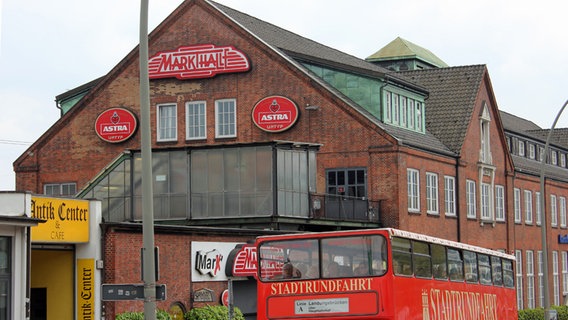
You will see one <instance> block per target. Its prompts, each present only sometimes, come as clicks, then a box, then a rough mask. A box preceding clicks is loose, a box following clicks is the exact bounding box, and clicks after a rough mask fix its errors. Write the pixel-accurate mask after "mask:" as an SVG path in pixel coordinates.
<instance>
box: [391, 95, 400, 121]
mask: <svg viewBox="0 0 568 320" xmlns="http://www.w3.org/2000/svg"><path fill="white" fill-rule="evenodd" d="M399 99H400V98H399V95H398V94H397V93H394V92H393V93H392V123H393V124H395V125H399V119H400V107H399V103H398V101H399Z"/></svg>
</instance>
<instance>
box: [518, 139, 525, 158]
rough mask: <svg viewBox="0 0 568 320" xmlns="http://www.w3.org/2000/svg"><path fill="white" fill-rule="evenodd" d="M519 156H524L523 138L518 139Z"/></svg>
mask: <svg viewBox="0 0 568 320" xmlns="http://www.w3.org/2000/svg"><path fill="white" fill-rule="evenodd" d="M519 156H521V157H524V156H525V142H524V141H523V140H519Z"/></svg>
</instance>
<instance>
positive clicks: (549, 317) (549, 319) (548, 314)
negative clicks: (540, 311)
mask: <svg viewBox="0 0 568 320" xmlns="http://www.w3.org/2000/svg"><path fill="white" fill-rule="evenodd" d="M566 105H568V100H566V102H564V105H563V106H562V108H561V109H560V111H559V112H558V115H556V119H554V123H552V127H551V128H550V131H548V136H547V137H546V144H545V145H544V156H542V157H541V159H540V197H541V199H540V214H541V216H542V224H541V226H540V234H541V241H542V260H543V261H542V265H543V266H542V267H543V269H544V270H543V282H544V283H543V284H544V288H543V290H544V319H545V320H553V319H556V312H555V311H553V310H550V292H549V291H548V248H547V236H546V228H547V225H546V212H545V211H544V210H545V205H544V203H545V201H546V197H545V194H544V169H545V166H546V159H547V158H548V146H549V144H550V138H551V137H552V131H553V130H554V127H556V123H557V122H558V118H560V115H561V114H562V112H563V111H564V108H566Z"/></svg>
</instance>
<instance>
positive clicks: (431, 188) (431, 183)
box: [426, 172, 440, 214]
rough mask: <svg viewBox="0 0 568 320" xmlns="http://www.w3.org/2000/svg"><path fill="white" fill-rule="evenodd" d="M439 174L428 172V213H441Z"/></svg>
mask: <svg viewBox="0 0 568 320" xmlns="http://www.w3.org/2000/svg"><path fill="white" fill-rule="evenodd" d="M439 212H440V210H439V202H438V175H437V174H436V173H433V172H426V213H429V214H439Z"/></svg>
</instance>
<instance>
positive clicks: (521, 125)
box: [499, 111, 541, 133]
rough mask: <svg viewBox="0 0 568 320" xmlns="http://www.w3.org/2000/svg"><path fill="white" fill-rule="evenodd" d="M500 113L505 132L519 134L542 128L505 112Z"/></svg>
mask: <svg viewBox="0 0 568 320" xmlns="http://www.w3.org/2000/svg"><path fill="white" fill-rule="evenodd" d="M499 113H500V114H501V121H502V122H503V128H504V129H505V130H508V131H513V132H517V133H521V132H527V131H530V130H541V127H539V126H538V125H536V124H535V123H534V122H532V121H530V120H527V119H523V118H520V117H517V116H515V115H513V114H510V113H508V112H505V111H499Z"/></svg>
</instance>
